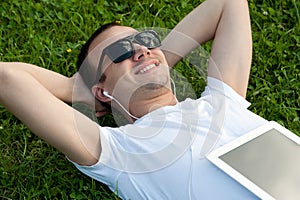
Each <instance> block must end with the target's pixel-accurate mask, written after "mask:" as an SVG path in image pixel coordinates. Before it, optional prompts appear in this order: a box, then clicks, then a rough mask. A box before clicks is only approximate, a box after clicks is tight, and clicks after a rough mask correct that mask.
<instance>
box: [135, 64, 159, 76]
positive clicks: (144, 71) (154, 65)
mask: <svg viewBox="0 0 300 200" xmlns="http://www.w3.org/2000/svg"><path fill="white" fill-rule="evenodd" d="M155 67H157V65H156V64H151V65H148V66H146V67H144V68H143V69H141V70H140V71H139V72H138V74H144V73H146V72H147V71H149V70H150V69H153V68H155Z"/></svg>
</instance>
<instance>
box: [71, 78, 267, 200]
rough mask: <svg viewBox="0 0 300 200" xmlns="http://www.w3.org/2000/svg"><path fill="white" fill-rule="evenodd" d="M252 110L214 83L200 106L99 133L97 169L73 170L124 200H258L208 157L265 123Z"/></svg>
mask: <svg viewBox="0 0 300 200" xmlns="http://www.w3.org/2000/svg"><path fill="white" fill-rule="evenodd" d="M249 105H250V103H248V102H247V101H246V100H245V99H244V98H242V97H241V96H240V95H238V94H237V93H236V92H235V91H234V90H233V89H232V88H230V87H229V86H228V85H226V84H225V83H223V82H221V81H219V80H217V79H214V78H210V77H209V78H208V83H207V87H206V88H205V91H204V92H203V93H202V95H201V97H200V98H199V99H197V100H192V99H186V100H185V101H183V102H180V103H178V104H177V105H175V106H166V107H163V108H160V109H157V110H155V111H153V112H151V113H148V114H147V115H145V116H143V117H142V118H140V119H138V120H137V121H135V123H134V124H129V125H125V126H122V127H119V128H110V127H99V129H100V137H101V145H102V152H101V157H100V159H99V161H98V163H97V164H95V165H93V166H80V165H78V164H76V163H74V164H75V166H76V167H77V168H78V169H79V170H80V171H82V172H83V173H85V174H86V175H88V176H90V177H92V178H94V179H95V180H98V181H100V182H102V183H105V184H107V185H108V186H109V188H110V189H111V190H112V191H114V192H117V194H118V195H119V196H120V197H121V198H122V199H155V200H159V199H172V200H173V199H180V200H182V199H209V200H211V199H222V200H226V199H228V200H234V199H257V197H256V196H255V195H254V194H252V193H251V192H249V191H248V190H247V189H246V188H244V187H243V186H241V185H240V184H239V183H237V182H236V181H235V180H233V179H232V178H231V177H229V176H228V175H226V174H225V173H224V172H222V171H221V170H220V169H219V168H217V167H215V166H214V165H213V164H212V163H210V162H209V161H208V160H207V159H206V157H205V155H207V153H209V152H210V151H211V150H212V149H215V148H217V147H219V146H222V145H224V144H226V143H228V142H229V141H232V140H233V139H235V138H237V137H239V136H241V135H243V134H245V133H247V132H249V131H251V130H253V129H255V128H257V127H259V126H261V125H263V124H265V123H266V120H264V119H263V118H261V117H259V116H258V115H256V114H254V113H252V112H250V111H249V110H247V107H248V106H249Z"/></svg>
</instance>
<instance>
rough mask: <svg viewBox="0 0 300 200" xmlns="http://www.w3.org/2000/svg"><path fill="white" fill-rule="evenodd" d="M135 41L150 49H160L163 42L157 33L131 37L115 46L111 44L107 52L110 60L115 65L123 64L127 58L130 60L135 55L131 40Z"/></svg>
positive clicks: (145, 33)
mask: <svg viewBox="0 0 300 200" xmlns="http://www.w3.org/2000/svg"><path fill="white" fill-rule="evenodd" d="M132 38H134V40H135V41H136V42H137V43H139V44H140V45H143V46H145V47H147V48H149V49H153V48H156V47H159V46H160V45H161V41H160V39H159V37H158V35H157V33H156V32H155V31H151V30H148V31H143V32H140V33H138V34H137V35H135V36H130V37H127V38H125V39H121V40H119V41H117V42H115V43H113V44H111V45H110V46H109V47H108V48H107V49H106V50H105V51H106V54H107V55H108V56H109V58H110V59H111V60H112V61H113V62H114V63H119V62H122V61H123V60H126V59H127V58H130V57H131V56H132V55H133V54H134V48H133V46H132V43H131V40H132Z"/></svg>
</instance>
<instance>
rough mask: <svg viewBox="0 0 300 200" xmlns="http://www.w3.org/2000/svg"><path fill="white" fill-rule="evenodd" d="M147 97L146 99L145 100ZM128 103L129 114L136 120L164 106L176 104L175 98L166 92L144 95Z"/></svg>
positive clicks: (169, 92)
mask: <svg viewBox="0 0 300 200" xmlns="http://www.w3.org/2000/svg"><path fill="white" fill-rule="evenodd" d="M145 96H147V98H145ZM142 97H143V98H135V101H132V102H131V103H130V113H131V114H132V115H134V116H136V117H138V118H140V117H142V116H144V115H146V114H148V113H150V112H152V111H154V110H156V109H158V108H161V107H164V106H172V105H176V104H177V99H176V96H175V95H174V94H173V93H172V92H171V91H170V90H168V92H165V93H159V94H158V93H156V94H152V95H151V94H146V95H145V94H144V95H142Z"/></svg>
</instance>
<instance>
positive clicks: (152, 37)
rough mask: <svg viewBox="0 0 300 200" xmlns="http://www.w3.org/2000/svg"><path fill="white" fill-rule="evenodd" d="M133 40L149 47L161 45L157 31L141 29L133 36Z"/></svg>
mask: <svg viewBox="0 0 300 200" xmlns="http://www.w3.org/2000/svg"><path fill="white" fill-rule="evenodd" d="M135 40H136V41H137V42H138V43H139V44H141V45H143V46H145V47H147V48H149V49H153V48H156V47H159V46H160V45H161V41H160V39H159V37H158V35H157V33H156V32H154V31H143V32H141V33H139V34H137V35H136V36H135Z"/></svg>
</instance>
